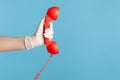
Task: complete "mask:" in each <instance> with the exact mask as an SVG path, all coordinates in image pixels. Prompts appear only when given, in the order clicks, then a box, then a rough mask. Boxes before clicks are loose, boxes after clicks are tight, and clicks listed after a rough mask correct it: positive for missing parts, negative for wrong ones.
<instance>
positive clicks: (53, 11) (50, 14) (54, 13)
mask: <svg viewBox="0 0 120 80" xmlns="http://www.w3.org/2000/svg"><path fill="white" fill-rule="evenodd" d="M58 13H59V7H56V6H54V7H51V8H49V9H48V11H47V14H46V16H45V24H44V31H45V29H47V28H49V25H50V21H52V20H57V17H58ZM44 40H45V44H46V47H47V50H48V52H49V53H50V54H58V53H59V49H58V46H57V43H56V42H55V41H51V40H50V39H48V38H45V39H44Z"/></svg>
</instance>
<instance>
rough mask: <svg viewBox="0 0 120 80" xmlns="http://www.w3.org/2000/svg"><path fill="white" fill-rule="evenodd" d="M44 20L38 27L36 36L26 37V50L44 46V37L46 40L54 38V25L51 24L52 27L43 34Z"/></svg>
mask: <svg viewBox="0 0 120 80" xmlns="http://www.w3.org/2000/svg"><path fill="white" fill-rule="evenodd" d="M44 20H45V18H43V19H42V20H41V22H40V24H39V26H38V29H37V30H36V32H35V34H34V36H26V37H25V46H26V49H30V48H34V47H37V46H41V45H43V44H44V37H45V38H50V39H52V38H53V34H54V32H53V24H52V23H50V27H49V28H48V29H46V30H45V33H43V27H44Z"/></svg>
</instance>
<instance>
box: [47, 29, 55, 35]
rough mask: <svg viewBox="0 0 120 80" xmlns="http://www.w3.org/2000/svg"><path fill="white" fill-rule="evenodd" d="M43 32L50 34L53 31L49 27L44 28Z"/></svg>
mask: <svg viewBox="0 0 120 80" xmlns="http://www.w3.org/2000/svg"><path fill="white" fill-rule="evenodd" d="M45 33H46V34H50V35H51V34H54V32H53V31H52V30H51V29H46V30H45Z"/></svg>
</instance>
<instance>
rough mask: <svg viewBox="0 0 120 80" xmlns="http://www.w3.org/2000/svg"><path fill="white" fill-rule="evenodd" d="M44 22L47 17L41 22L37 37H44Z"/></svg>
mask: <svg viewBox="0 0 120 80" xmlns="http://www.w3.org/2000/svg"><path fill="white" fill-rule="evenodd" d="M44 20H45V17H44V18H43V19H42V20H41V21H40V24H39V26H38V28H37V30H36V32H35V36H42V35H43V26H44Z"/></svg>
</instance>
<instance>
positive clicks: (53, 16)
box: [34, 6, 59, 80]
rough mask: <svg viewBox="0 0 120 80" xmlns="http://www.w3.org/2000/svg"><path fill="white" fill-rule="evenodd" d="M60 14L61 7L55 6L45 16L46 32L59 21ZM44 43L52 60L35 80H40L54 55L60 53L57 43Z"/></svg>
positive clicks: (46, 41)
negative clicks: (55, 21) (51, 23)
mask: <svg viewBox="0 0 120 80" xmlns="http://www.w3.org/2000/svg"><path fill="white" fill-rule="evenodd" d="M58 13H59V7H57V6H54V7H51V8H49V9H48V11H47V14H46V16H45V21H44V32H45V30H46V29H47V28H49V25H50V21H52V20H57V17H58ZM44 42H45V44H46V48H47V50H48V52H49V53H50V58H49V59H48V60H47V62H46V63H45V64H44V65H43V67H42V69H41V70H40V71H39V72H38V73H37V75H36V76H35V78H34V80H38V78H39V76H40V74H41V72H42V71H43V69H44V68H45V67H46V65H47V64H48V63H49V61H50V60H51V59H52V55H54V54H58V53H59V49H58V46H57V43H56V42H55V41H51V40H50V39H49V38H44Z"/></svg>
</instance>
